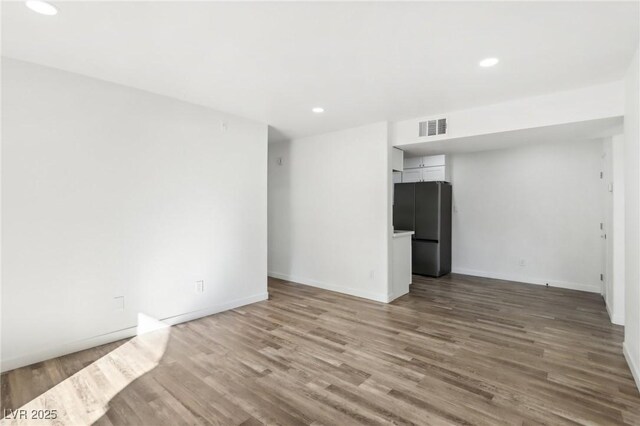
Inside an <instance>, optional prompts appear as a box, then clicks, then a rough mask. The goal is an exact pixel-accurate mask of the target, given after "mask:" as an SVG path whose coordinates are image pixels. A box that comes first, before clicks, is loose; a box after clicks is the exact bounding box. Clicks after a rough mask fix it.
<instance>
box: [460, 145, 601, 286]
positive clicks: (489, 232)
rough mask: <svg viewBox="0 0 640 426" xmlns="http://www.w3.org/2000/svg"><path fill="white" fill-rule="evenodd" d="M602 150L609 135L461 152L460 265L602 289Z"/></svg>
mask: <svg viewBox="0 0 640 426" xmlns="http://www.w3.org/2000/svg"><path fill="white" fill-rule="evenodd" d="M601 155H602V141H582V142H579V143H555V144H538V145H529V146H524V147H517V148H509V149H502V150H495V151H484V152H477V153H469V154H455V155H453V158H452V165H453V168H452V185H453V202H454V214H453V253H452V255H453V259H452V261H453V264H452V268H453V271H454V272H458V273H464V274H470V275H479V276H486V277H493V278H502V279H509V280H514V281H521V282H528V283H534V284H545V283H549V285H551V286H560V287H566V288H575V289H579V290H586V291H595V292H600V288H601V286H600V273H601V272H603V270H602V269H601V265H602V263H603V257H602V256H603V244H602V241H601V239H600V233H599V223H600V221H601V220H602V209H603V199H604V197H603V194H602V184H601V182H600V178H599V172H600V170H601V168H600V167H601V160H602V159H601ZM521 260H524V266H521V265H520V261H521Z"/></svg>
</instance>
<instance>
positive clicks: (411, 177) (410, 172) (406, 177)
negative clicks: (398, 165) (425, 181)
mask: <svg viewBox="0 0 640 426" xmlns="http://www.w3.org/2000/svg"><path fill="white" fill-rule="evenodd" d="M407 182H422V170H421V169H404V171H403V172H402V183H407Z"/></svg>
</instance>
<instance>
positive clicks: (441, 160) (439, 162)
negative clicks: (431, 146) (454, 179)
mask: <svg viewBox="0 0 640 426" xmlns="http://www.w3.org/2000/svg"><path fill="white" fill-rule="evenodd" d="M445 160H446V158H445V156H444V155H430V156H428V157H422V167H435V166H444V165H445Z"/></svg>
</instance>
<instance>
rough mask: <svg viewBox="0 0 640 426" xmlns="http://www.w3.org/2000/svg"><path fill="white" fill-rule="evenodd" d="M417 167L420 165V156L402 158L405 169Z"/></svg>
mask: <svg viewBox="0 0 640 426" xmlns="http://www.w3.org/2000/svg"><path fill="white" fill-rule="evenodd" d="M418 167H422V157H412V158H405V159H404V168H405V169H417V168H418Z"/></svg>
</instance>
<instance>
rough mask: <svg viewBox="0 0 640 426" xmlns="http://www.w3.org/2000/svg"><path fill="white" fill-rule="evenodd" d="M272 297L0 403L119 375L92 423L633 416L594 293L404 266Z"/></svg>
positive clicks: (70, 367)
mask: <svg viewBox="0 0 640 426" xmlns="http://www.w3.org/2000/svg"><path fill="white" fill-rule="evenodd" d="M269 294H270V298H269V300H268V301H264V302H260V303H256V304H253V305H250V306H246V307H243V308H239V309H234V310H232V311H228V312H224V313H220V314H216V315H212V316H209V317H206V318H202V319H199V320H196V321H191V322H188V323H184V324H180V325H177V326H175V327H172V328H171V329H170V334H169V337H168V342H167V343H166V348H164V353H163V355H162V358H161V359H160V361H159V363H158V364H157V365H156V366H155V367H153V368H152V369H150V370H148V369H145V368H139V370H140V371H147V370H148V372H146V373H145V374H142V375H141V376H139V377H138V376H137V375H136V374H134V372H135V371H137V370H135V369H134V367H133V366H139V365H140V363H139V361H138V360H135V359H132V357H135V356H136V355H135V352H132V351H133V350H138V349H140V348H143V349H144V345H141V344H139V343H137V342H135V340H131V341H129V342H125V341H122V342H116V343H113V344H110V345H105V346H102V347H98V348H94V349H90V350H87V351H83V352H79V353H76V354H71V355H67V356H64V357H61V358H57V359H53V360H50V361H46V362H43V363H39V364H34V365H32V366H29V367H25V368H21V369H17V370H13V371H11V372H8V373H6V374H4V375H2V377H1V382H2V408H3V409H8V408H12V409H15V408H18V407H21V406H23V405H24V404H26V403H27V402H29V401H31V400H34V398H37V397H38V396H39V395H41V394H43V392H45V391H48V392H47V393H45V394H44V395H45V396H41V397H40V399H42V400H43V401H42V404H43V405H42V406H46V407H50V408H55V407H61V406H63V405H64V404H67V405H69V404H71V405H74V406H73V407H66V410H82V409H83V408H82V407H83V406H82V404H78V403H77V400H78V398H80V400H82V401H84V402H85V403H86V404H89V403H91V402H92V401H88V400H87V396H86V395H85V393H87V392H88V390H91V391H92V392H93V395H94V396H95V395H97V394H98V393H99V392H100V383H103V384H104V383H106V381H109V380H110V381H114V380H116V379H118V383H120V384H121V387H123V388H122V390H120V391H119V393H117V395H115V397H113V398H112V399H111V400H110V401H108V405H106V406H105V407H104V410H103V411H100V412H99V417H97V418H96V424H98V425H123V424H140V425H163V424H166V425H178V424H189V425H199V424H220V425H232V424H243V425H254V424H255V425H258V424H287V425H289V424H313V425H320V424H324V425H350V424H374V425H375V424H401V425H410V424H418V425H441V424H463V425H470V424H473V425H500V424H509V425H525V424H526V425H534V424H549V425H565V424H567V425H568V424H600V425H612V424H628V425H639V424H640V395H639V394H638V391H637V389H636V387H635V384H634V382H633V378H632V376H631V373H630V371H629V369H628V367H627V365H626V363H625V360H624V357H623V355H622V339H623V329H622V327H619V326H615V325H612V324H610V322H609V319H608V316H607V313H606V310H605V307H604V304H603V302H602V298H601V297H600V296H599V295H597V294H592V293H584V292H578V291H573V290H564V289H557V288H545V287H542V286H534V285H526V284H518V283H511V282H506V281H498V280H490V279H483V278H476V277H469V276H463V275H455V274H454V275H450V276H447V277H443V278H441V279H430V278H425V277H419V276H414V284H413V285H412V286H411V292H410V294H408V295H406V296H404V297H402V298H400V299H398V300H396V301H395V302H394V303H392V304H389V305H385V304H382V303H376V302H370V301H367V300H364V299H359V298H356V297H351V296H346V295H342V294H338V293H333V292H329V291H325V290H320V289H316V288H313V287H308V286H302V285H296V284H291V283H287V282H285V281H281V280H276V279H270V280H269ZM124 345H130V346H129V347H128V348H127V347H126V346H124ZM141 350H142V349H141ZM144 353H145V354H146V353H147V352H146V349H144ZM108 354H111V355H108ZM101 357H104V358H101ZM100 358H101V361H99V362H96V361H97V360H98V359H100ZM101 364H102V365H107V367H104V368H113V369H114V371H115V372H113V373H110V374H109V375H106V376H105V374H100V372H104V371H105V370H104V368H103V367H97V366H99V365H101ZM76 373H77V374H76ZM74 374H76V375H75V376H73V377H74V379H68V380H67V378H69V377H70V376H72V375H74ZM82 374H85V375H89V376H90V377H89V378H88V379H83V378H81V375H82ZM114 374H115V375H117V376H118V377H116V378H114V377H112V376H113V375H114ZM119 375H121V377H120V376H119ZM94 376H96V377H94ZM101 380H102V381H101ZM68 383H73V386H69V385H68ZM83 383H84V388H83V387H82V386H80V384H83ZM87 383H88V384H87ZM74 386H75V387H76V388H78V390H77V395H76V396H75V397H74V396H72V395H69V393H73V392H74V391H73V389H74ZM105 386H106V384H105ZM70 389H71V390H70ZM83 389H84V390H83ZM87 389H88V390H87ZM88 393H91V392H88ZM74 398H75V400H74ZM35 401H36V402H37V401H38V400H37V399H36V400H35ZM70 401H76V402H70ZM93 403H95V401H93ZM32 404H33V402H32ZM62 412H63V414H64V415H63V416H61V417H59V418H58V419H57V420H56V422H58V423H57V424H69V423H70V421H69V419H70V418H71V417H65V416H67V415H70V413H67V412H66V411H64V410H63V411H62ZM74 418H82V417H74ZM5 421H6V419H5ZM92 421H93V420H92ZM53 423H55V422H53ZM16 424H46V423H44V422H43V421H30V422H27V423H20V422H16Z"/></svg>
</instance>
